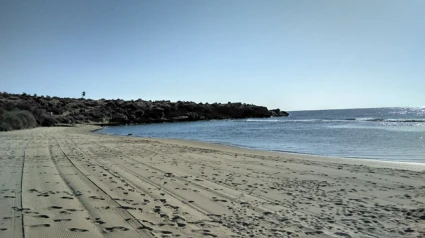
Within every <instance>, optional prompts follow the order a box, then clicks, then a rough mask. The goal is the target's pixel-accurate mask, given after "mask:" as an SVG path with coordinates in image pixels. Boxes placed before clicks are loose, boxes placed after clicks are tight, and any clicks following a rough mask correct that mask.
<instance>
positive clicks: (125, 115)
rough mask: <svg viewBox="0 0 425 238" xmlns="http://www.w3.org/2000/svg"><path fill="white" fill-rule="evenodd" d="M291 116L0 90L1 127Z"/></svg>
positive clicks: (251, 108)
mask: <svg viewBox="0 0 425 238" xmlns="http://www.w3.org/2000/svg"><path fill="white" fill-rule="evenodd" d="M272 116H288V113H287V112H284V111H280V110H279V109H274V110H268V109H267V107H263V106H256V105H252V104H245V103H239V102H238V103H231V102H229V103H227V104H221V103H213V104H208V103H205V104H204V103H195V102H183V101H178V102H170V101H145V100H141V99H139V100H130V101H125V100H121V99H115V100H106V99H100V100H92V99H83V98H59V97H49V96H37V95H33V96H31V95H27V94H25V93H24V94H8V93H0V130H13V129H23V128H31V127H35V126H56V125H65V124H67V125H74V124H100V125H124V124H142V123H157V122H177V121H198V120H211V119H240V118H254V117H262V118H265V117H272Z"/></svg>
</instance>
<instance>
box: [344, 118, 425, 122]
mask: <svg viewBox="0 0 425 238" xmlns="http://www.w3.org/2000/svg"><path fill="white" fill-rule="evenodd" d="M347 120H352V119H347ZM354 120H355V121H371V122H425V119H417V118H411V119H392V118H355V119H354Z"/></svg>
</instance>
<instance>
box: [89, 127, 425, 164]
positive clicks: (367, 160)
mask: <svg viewBox="0 0 425 238" xmlns="http://www.w3.org/2000/svg"><path fill="white" fill-rule="evenodd" d="M90 126H93V125H90ZM95 127H98V126H95ZM102 129H103V127H99V128H97V129H94V130H93V131H91V132H92V133H94V134H96V135H104V136H117V137H124V138H140V139H150V140H158V141H166V142H172V141H176V142H179V141H181V142H185V143H186V144H193V143H196V144H197V145H203V146H207V147H208V145H217V146H223V148H226V147H230V148H234V149H241V150H248V151H249V152H259V153H263V152H267V153H278V154H282V155H295V156H298V157H299V158H302V159H309V158H308V157H311V158H310V159H323V160H324V161H328V162H335V163H347V164H357V165H367V166H373V167H379V168H392V169H406V170H412V171H425V163H417V162H409V161H389V160H380V159H374V158H350V157H335V156H325V155H318V154H305V153H298V152H291V151H274V150H261V149H258V148H249V147H245V146H239V145H234V144H229V143H220V142H217V143H215V142H207V141H200V140H189V139H180V138H156V137H141V136H133V135H131V136H126V135H113V134H103V133H96V132H97V131H99V130H102ZM198 143H199V144H198Z"/></svg>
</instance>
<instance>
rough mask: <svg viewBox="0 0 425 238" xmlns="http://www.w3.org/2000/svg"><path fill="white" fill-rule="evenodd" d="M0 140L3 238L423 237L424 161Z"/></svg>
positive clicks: (82, 133) (125, 141) (66, 137)
mask: <svg viewBox="0 0 425 238" xmlns="http://www.w3.org/2000/svg"><path fill="white" fill-rule="evenodd" d="M95 129H96V127H93V126H84V127H76V128H65V127H51V128H36V129H31V130H21V131H12V132H4V133H3V132H2V133H0V164H1V167H0V237H5V238H6V237H7V238H8V237H13V238H15V237H20V238H21V237H25V238H32V237H34V238H42V237H79V238H83V237H121V238H123V237H345V238H347V237H425V164H406V163H390V162H380V161H367V160H351V159H337V158H325V157H319V156H308V155H297V154H285V153H273V152H262V151H255V150H248V149H241V148H234V147H228V146H223V145H216V144H207V143H202V142H193V141H183V140H167V139H146V138H135V137H130V136H129V137H118V136H108V135H98V134H94V133H92V132H91V131H93V130H95Z"/></svg>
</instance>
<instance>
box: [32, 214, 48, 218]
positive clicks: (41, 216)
mask: <svg viewBox="0 0 425 238" xmlns="http://www.w3.org/2000/svg"><path fill="white" fill-rule="evenodd" d="M35 217H38V218H49V216H47V215H37V216H35Z"/></svg>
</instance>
